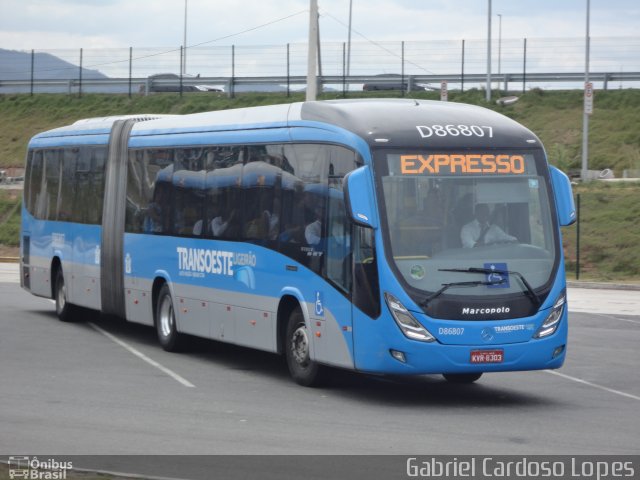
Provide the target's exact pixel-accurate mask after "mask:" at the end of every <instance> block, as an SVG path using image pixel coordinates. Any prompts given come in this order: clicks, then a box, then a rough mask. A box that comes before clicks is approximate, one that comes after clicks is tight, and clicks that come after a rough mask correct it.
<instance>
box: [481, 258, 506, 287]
mask: <svg viewBox="0 0 640 480" xmlns="http://www.w3.org/2000/svg"><path fill="white" fill-rule="evenodd" d="M484 268H485V269H487V270H491V273H487V277H486V279H487V282H489V283H492V284H493V285H487V288H509V273H508V267H507V264H506V263H485V264H484Z"/></svg>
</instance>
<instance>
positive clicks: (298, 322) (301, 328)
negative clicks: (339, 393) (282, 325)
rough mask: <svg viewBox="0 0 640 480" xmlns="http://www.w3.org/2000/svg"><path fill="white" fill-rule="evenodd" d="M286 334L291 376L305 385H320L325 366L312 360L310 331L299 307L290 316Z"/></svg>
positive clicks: (288, 364)
mask: <svg viewBox="0 0 640 480" xmlns="http://www.w3.org/2000/svg"><path fill="white" fill-rule="evenodd" d="M286 335H287V336H286V341H285V356H286V358H287V367H289V373H290V374H291V378H293V380H294V381H295V382H296V383H297V384H299V385H302V386H305V387H314V386H318V385H319V384H320V383H322V380H323V377H324V368H323V367H321V366H320V365H318V363H316V362H315V361H313V360H311V355H310V348H311V342H310V338H309V331H308V329H307V326H306V325H305V323H304V316H303V315H302V311H301V310H300V309H299V308H296V309H295V310H294V311H293V312H291V315H290V316H289V321H288V323H287V333H286Z"/></svg>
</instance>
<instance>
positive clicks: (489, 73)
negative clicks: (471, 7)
mask: <svg viewBox="0 0 640 480" xmlns="http://www.w3.org/2000/svg"><path fill="white" fill-rule="evenodd" d="M488 4H489V5H488V6H489V12H488V14H487V92H486V94H487V95H486V100H487V102H490V101H491V0H488Z"/></svg>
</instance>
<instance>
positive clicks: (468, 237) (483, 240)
mask: <svg viewBox="0 0 640 480" xmlns="http://www.w3.org/2000/svg"><path fill="white" fill-rule="evenodd" d="M491 220H492V217H491V213H490V209H489V205H487V204H486V203H479V204H477V205H476V208H475V218H474V219H473V220H472V221H470V222H469V223H467V224H465V225H464V226H463V227H462V230H461V231H460V240H461V241H462V246H463V247H464V248H473V247H476V246H480V245H488V244H491V243H499V242H515V241H517V240H518V239H517V238H516V237H514V236H512V235H509V234H508V233H506V232H505V231H504V230H502V228H500V227H499V226H498V225H496V224H495V223H493V222H492V221H491Z"/></svg>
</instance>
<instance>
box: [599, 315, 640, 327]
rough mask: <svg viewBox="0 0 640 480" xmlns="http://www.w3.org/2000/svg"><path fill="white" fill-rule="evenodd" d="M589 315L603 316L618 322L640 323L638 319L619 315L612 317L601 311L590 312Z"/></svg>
mask: <svg viewBox="0 0 640 480" xmlns="http://www.w3.org/2000/svg"><path fill="white" fill-rule="evenodd" d="M591 315H597V316H599V317H605V318H608V319H611V320H618V321H620V322H627V323H634V324H636V325H640V321H639V320H632V319H630V318H620V317H614V316H613V315H605V314H603V313H592V314H591Z"/></svg>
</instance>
